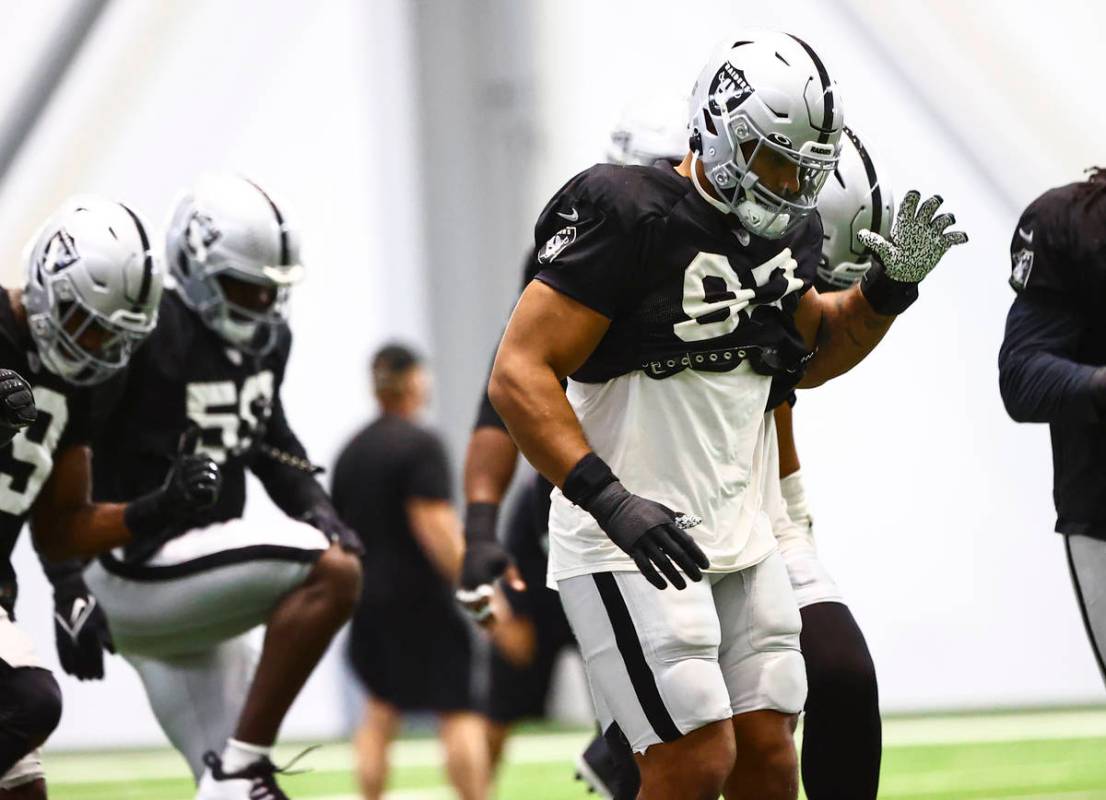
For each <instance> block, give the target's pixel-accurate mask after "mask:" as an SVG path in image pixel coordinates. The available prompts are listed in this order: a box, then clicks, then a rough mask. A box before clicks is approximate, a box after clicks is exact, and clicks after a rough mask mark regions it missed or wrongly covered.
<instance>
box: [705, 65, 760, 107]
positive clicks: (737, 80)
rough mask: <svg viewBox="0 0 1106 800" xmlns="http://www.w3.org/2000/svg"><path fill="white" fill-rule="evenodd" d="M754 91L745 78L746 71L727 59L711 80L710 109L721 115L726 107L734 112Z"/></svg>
mask: <svg viewBox="0 0 1106 800" xmlns="http://www.w3.org/2000/svg"><path fill="white" fill-rule="evenodd" d="M752 93H753V87H751V86H750V85H749V82H748V81H747V80H745V73H744V72H742V71H741V70H740V69H738V68H737V67H735V66H734V65H733V64H731V63H730V62H728V61H727V62H726V63H725V64H723V65H722V66H721V68H720V69H719V70H718V72H716V73H715V74H714V79H713V80H711V82H710V91H709V92H708V94H709V95H710V111H711V113H712V114H715V115H721V114H722V109H723V108H724V109H726V111H728V112H731V113H732V112H733V111H734V110H736V109H737V107H738V106H740V105H741V104H742V103H744V102H745V98H747V97H748V96H749V95H751V94H752Z"/></svg>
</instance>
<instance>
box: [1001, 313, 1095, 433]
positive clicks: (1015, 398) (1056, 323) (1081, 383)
mask: <svg viewBox="0 0 1106 800" xmlns="http://www.w3.org/2000/svg"><path fill="white" fill-rule="evenodd" d="M1084 329H1085V324H1084V322H1083V320H1082V318H1081V315H1080V313H1079V312H1078V311H1076V310H1075V309H1073V308H1072V307H1071V306H1070V304H1067V303H1064V302H1062V301H1060V300H1059V299H1058V298H1055V297H1053V298H1046V297H1040V296H1035V294H1033V293H1023V294H1019V295H1018V297H1017V299H1016V300H1015V301H1014V305H1013V306H1011V308H1010V313H1009V315H1008V316H1007V318H1006V335H1005V337H1004V338H1003V342H1002V348H1001V349H1000V350H999V360H998V364H999V390H1000V392H1001V393H1002V401H1003V403H1004V404H1005V405H1006V411H1007V413H1009V414H1010V416H1011V417H1012V418H1013V419H1014V420H1016V421H1018V422H1055V421H1062V420H1063V421H1077V420H1078V421H1088V422H1094V421H1097V420H1098V419H1100V417H1099V412H1098V408H1097V407H1096V404H1095V395H1096V394H1097V393H1098V391H1097V388H1096V384H1095V382H1094V378H1095V374H1096V373H1097V372H1098V369H1097V368H1096V367H1091V366H1087V365H1085V364H1079V363H1077V362H1076V361H1074V360H1072V354H1073V352H1074V351H1075V348H1076V346H1077V345H1078V342H1079V337H1080V336H1081V335H1082V333H1083V331H1084Z"/></svg>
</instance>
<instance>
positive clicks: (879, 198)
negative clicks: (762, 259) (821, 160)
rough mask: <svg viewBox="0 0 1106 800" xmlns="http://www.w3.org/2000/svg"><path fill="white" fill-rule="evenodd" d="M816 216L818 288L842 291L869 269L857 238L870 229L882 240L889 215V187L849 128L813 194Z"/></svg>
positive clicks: (891, 205)
mask: <svg viewBox="0 0 1106 800" xmlns="http://www.w3.org/2000/svg"><path fill="white" fill-rule="evenodd" d="M818 214H819V216H821V217H822V229H823V234H824V237H823V239H822V261H821V263H820V264H819V265H818V289H819V291H833V290H834V289H847V288H849V287H850V286H852V285H853V284H854V283H856V282H857V281H858V280H860V279H861V278H862V277H864V273H865V272H867V271H868V268H869V267H870V266H871V265H872V258H871V253H869V252H868V248H867V247H866V246H865V245H864V244H863V243H862V242H861V241H860V239H859V238H858V237H857V234H859V233H860V232H861V231H863V230H870V231H872V232H873V233H878V234H879V235H880V236H883V237H884V238H887V237H888V236H889V235H890V232H891V221H892V219H893V218H894V216H895V199H894V197H893V195H892V194H891V187H890V186H889V185H888V184H887V181H886V180H885V178H884V176H882V175H880V174H879V173H877V172H876V167H875V163H874V162H873V160H872V157H871V155H870V154H869V152H868V149H867V148H866V147H865V146H864V144H863V143H862V142H861V141H860V139H859V137H857V135H856V134H855V133H854V132H853V131H852V130H850V129H849V128H845V138H844V139H842V148H841V160H840V161H839V162H838V164H837V169H835V170H834V172H833V175H832V176H831V177H830V179H829V180H828V181H826V186H825V188H824V189H822V192H821V194H819V195H818Z"/></svg>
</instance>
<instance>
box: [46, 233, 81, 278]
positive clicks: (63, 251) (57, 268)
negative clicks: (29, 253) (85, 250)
mask: <svg viewBox="0 0 1106 800" xmlns="http://www.w3.org/2000/svg"><path fill="white" fill-rule="evenodd" d="M80 258H81V254H80V253H78V252H77V245H76V244H75V243H74V242H73V237H72V236H70V235H69V231H67V230H65V229H64V228H62V229H61V230H59V231H58V232H57V233H55V234H54V235H53V236H51V237H50V241H48V242H47V243H46V247H45V248H44V249H43V251H42V260H41V261H40V262H39V268H40V269H44V270H46V271H47V272H49V273H50V274H57V273H59V272H61V271H62V270H63V269H66V268H68V267H70V266H72V265H73V264H75V263H76V262H77V261H79V260H80Z"/></svg>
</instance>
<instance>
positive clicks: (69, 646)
mask: <svg viewBox="0 0 1106 800" xmlns="http://www.w3.org/2000/svg"><path fill="white" fill-rule="evenodd" d="M26 266H27V281H26V284H25V287H24V288H23V289H22V290H18V289H13V290H3V289H0V364H3V365H5V366H6V367H13V368H15V369H16V370H18V372H19V373H20V374H21V375H22V376H24V377H25V380H24V379H23V378H19V377H18V376H14V373H12V372H10V371H9V370H5V377H4V379H3V380H2V381H0V395H2V396H3V398H4V400H3V402H2V403H0V412H2V413H0V419H2V425H0V427H2V429H3V444H2V445H0V547H2V548H3V551H2V552H3V566H2V568H0V569H2V574H0V585H2V586H3V592H2V597H0V719H3V720H4V723H3V725H0V795H4V796H10V795H11V794H17V795H18V796H19V797H26V798H36V797H45V796H46V795H45V783H44V778H43V772H42V764H41V762H40V761H39V759H38V756H37V753H36V752H35V751H34V748H36V747H37V746H38V745H39V744H41V743H42V742H43V741H44V740H45V739H46V737H47V736H48V735H49V734H50V732H51V731H52V730H53V728H54V726H55V725H56V724H57V721H58V715H59V713H60V710H61V698H60V694H59V691H58V686H57V683H56V682H55V681H54V678H53V676H52V675H51V674H50V672H49V671H47V670H46V669H44V668H43V667H42V665H41V663H40V662H39V661H38V658H37V656H36V655H35V653H34V648H33V647H32V645H31V642H30V640H29V639H28V638H27V637H26V635H25V634H23V633H22V632H21V631H20V630H19V629H18V628H17V627H16V626H15V625H14V624H13V620H14V611H15V599H16V594H17V591H16V580H15V573H14V571H13V569H12V566H11V553H12V549H13V548H14V547H15V543H16V540H17V538H18V536H19V534H20V532H21V531H22V529H23V526H24V524H25V523H26V522H27V521H28V520H29V521H30V526H31V531H32V533H33V535H34V539H35V546H36V549H37V550H38V551H39V554H40V558H42V559H43V565H44V567H45V568H46V572H47V575H48V577H49V578H50V579H51V582H52V583H53V584H54V595H55V604H56V612H55V630H56V633H57V644H58V653H59V657H60V660H61V663H62V666H63V668H64V669H65V670H66V671H68V672H71V673H73V674H75V675H77V676H78V677H80V678H99V677H102V676H103V648H105V647H110V641H111V640H110V636H109V635H108V631H107V626H106V622H105V621H104V618H103V613H102V612H101V610H100V608H99V606H98V605H97V603H96V599H95V598H94V597H92V595H90V594H89V592H88V589H87V588H86V587H85V585H84V582H83V581H82V580H81V568H82V566H83V565H82V563H81V562H80V561H75V560H70V561H64V562H62V561H61V560H62V559H67V558H70V557H72V556H81V555H88V554H90V553H92V552H95V551H96V550H97V549H99V548H103V547H115V546H122V545H126V544H128V543H130V542H131V541H132V540H133V539H134V538H135V537H137V536H140V532H139V531H136V530H135V529H134V528H132V527H131V526H130V525H129V521H128V520H129V513H130V511H131V506H130V505H127V506H124V505H121V504H93V503H92V502H91V500H90V496H91V478H90V470H89V452H88V446H87V445H88V442H89V440H90V438H91V436H92V433H93V431H94V429H95V427H96V425H97V422H98V419H99V416H100V414H101V413H102V412H103V411H104V410H105V409H107V408H108V407H109V405H110V398H111V397H112V395H113V391H112V387H111V382H110V381H109V379H110V378H112V377H113V376H115V375H116V374H117V373H118V372H119V370H120V369H122V368H123V367H124V366H125V364H126V363H127V361H128V359H129V358H130V356H131V353H132V351H133V350H134V349H135V348H136V347H138V345H139V343H140V342H141V341H142V340H143V339H144V337H145V336H146V335H147V334H148V333H149V332H150V331H151V330H152V329H153V327H154V324H155V321H156V319H157V303H158V298H159V297H160V296H161V270H160V268H159V267H158V265H157V263H156V261H155V259H154V257H153V255H152V253H151V252H150V248H149V244H148V241H147V237H146V230H145V227H144V226H143V224H142V222H141V221H140V220H139V218H138V217H137V216H136V215H135V214H134V212H132V211H131V210H130V209H129V208H127V207H126V206H123V205H121V204H119V203H115V202H112V201H109V200H105V199H102V198H99V197H93V196H82V197H75V198H72V199H70V200H68V201H66V202H65V203H64V204H63V205H62V207H61V208H60V209H59V210H58V211H57V212H56V213H55V214H54V216H52V217H51V218H50V219H49V220H48V221H47V223H46V224H45V225H44V226H43V227H42V228H41V229H40V230H39V232H38V234H37V235H36V237H35V239H34V241H33V242H32V243H31V247H30V250H29V258H28V263H27V265H26ZM36 409H37V411H36ZM17 431H18V432H17ZM173 466H174V468H175V470H176V471H177V473H178V474H179V475H183V474H184V473H186V472H187V473H188V474H189V475H190V476H191V477H190V478H188V479H184V480H182V481H181V482H178V483H175V484H173V485H169V486H165V487H160V486H159V487H155V488H154V491H153V495H152V496H151V497H149V498H144V499H143V502H155V503H159V504H160V505H161V507H162V510H163V513H164V515H165V517H166V518H167V519H168V518H171V517H172V516H173V515H174V514H176V513H179V512H180V509H181V507H182V506H183V505H186V504H188V503H192V502H197V501H199V500H200V498H199V496H198V495H196V494H194V493H193V492H194V491H195V490H198V489H199V487H200V485H201V484H204V483H206V481H207V480H208V479H214V477H215V475H214V473H213V472H212V471H209V470H208V469H207V467H208V466H209V465H206V464H204V465H198V464H191V463H189V464H184V463H180V462H178V463H176V464H174V465H173ZM193 467H198V468H199V473H197V472H195V471H193ZM201 473H202V474H201ZM194 479H198V482H197V480H194ZM48 559H58V561H59V563H54V562H52V561H49V560H48Z"/></svg>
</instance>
